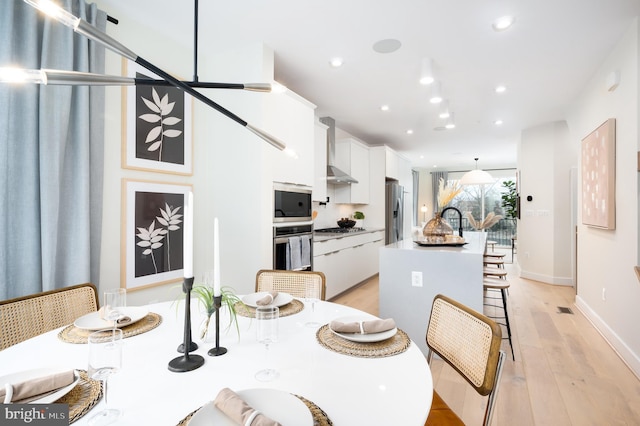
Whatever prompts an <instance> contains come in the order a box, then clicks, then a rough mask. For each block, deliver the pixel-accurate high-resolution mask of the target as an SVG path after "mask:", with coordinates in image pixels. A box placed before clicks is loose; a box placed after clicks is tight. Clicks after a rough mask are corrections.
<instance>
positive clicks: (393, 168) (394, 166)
mask: <svg viewBox="0 0 640 426" xmlns="http://www.w3.org/2000/svg"><path fill="white" fill-rule="evenodd" d="M385 160H386V161H385V176H386V177H387V178H389V179H395V180H400V167H399V164H398V162H399V161H400V157H399V156H398V154H397V153H396V152H395V151H394V150H392V149H391V148H389V147H385Z"/></svg>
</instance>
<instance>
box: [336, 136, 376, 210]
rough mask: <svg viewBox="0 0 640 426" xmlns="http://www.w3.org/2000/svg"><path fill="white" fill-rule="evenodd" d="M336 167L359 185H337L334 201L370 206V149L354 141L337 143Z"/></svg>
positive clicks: (345, 140)
mask: <svg viewBox="0 0 640 426" xmlns="http://www.w3.org/2000/svg"><path fill="white" fill-rule="evenodd" d="M335 161H336V164H335V166H336V167H338V168H339V169H341V170H342V171H344V172H346V173H348V174H349V175H351V177H353V178H355V179H356V180H357V181H358V183H352V184H351V185H336V186H335V194H334V201H335V202H336V203H343V204H369V147H367V146H365V145H363V144H361V143H360V142H358V141H356V140H353V139H340V140H337V141H336V160H335Z"/></svg>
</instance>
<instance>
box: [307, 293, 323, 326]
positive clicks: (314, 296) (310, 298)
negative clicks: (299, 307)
mask: <svg viewBox="0 0 640 426" xmlns="http://www.w3.org/2000/svg"><path fill="white" fill-rule="evenodd" d="M304 300H305V302H307V303H308V304H310V305H311V319H310V320H309V321H307V323H306V324H305V325H306V326H307V327H314V328H317V327H320V323H319V322H318V321H316V302H317V301H318V300H319V299H318V289H317V288H316V287H315V286H313V285H307V286H306V287H305V289H304Z"/></svg>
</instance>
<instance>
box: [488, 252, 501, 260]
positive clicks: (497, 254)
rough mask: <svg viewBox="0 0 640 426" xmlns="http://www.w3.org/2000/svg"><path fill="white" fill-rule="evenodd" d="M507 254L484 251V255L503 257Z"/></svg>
mask: <svg viewBox="0 0 640 426" xmlns="http://www.w3.org/2000/svg"><path fill="white" fill-rule="evenodd" d="M505 256H506V254H505V253H489V252H485V253H484V257H499V258H501V259H502V258H503V257H505Z"/></svg>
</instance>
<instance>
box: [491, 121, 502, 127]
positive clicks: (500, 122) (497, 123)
mask: <svg viewBox="0 0 640 426" xmlns="http://www.w3.org/2000/svg"><path fill="white" fill-rule="evenodd" d="M502 123H503V121H502V120H496V121H494V122H493V124H495V125H496V126H501V125H502Z"/></svg>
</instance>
